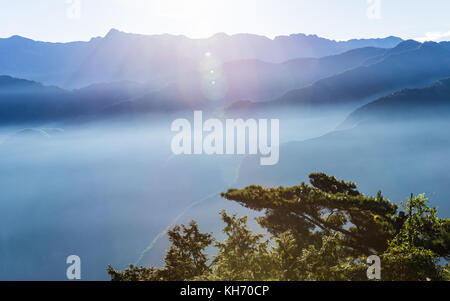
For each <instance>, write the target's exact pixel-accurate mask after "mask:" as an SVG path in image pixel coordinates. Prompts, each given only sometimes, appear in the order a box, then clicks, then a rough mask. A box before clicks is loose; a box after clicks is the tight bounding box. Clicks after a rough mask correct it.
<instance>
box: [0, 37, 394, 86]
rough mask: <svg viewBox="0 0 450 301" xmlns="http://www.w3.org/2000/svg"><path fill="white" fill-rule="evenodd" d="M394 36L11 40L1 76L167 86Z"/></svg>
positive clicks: (381, 44) (0, 53) (3, 46)
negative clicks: (178, 79) (231, 64)
mask: <svg viewBox="0 0 450 301" xmlns="http://www.w3.org/2000/svg"><path fill="white" fill-rule="evenodd" d="M401 41H402V40H401V39H400V38H397V37H387V38H384V39H361V40H349V41H333V40H328V39H325V38H320V37H318V36H316V35H304V34H295V35H290V36H279V37H276V38H274V39H269V38H267V37H264V36H257V35H252V34H237V35H231V36H230V35H226V34H223V33H219V34H216V35H214V36H212V37H210V38H207V39H189V38H187V37H185V36H175V35H168V34H166V35H138V34H129V33H123V32H120V31H118V30H115V29H112V30H111V31H110V32H109V33H108V34H107V35H106V36H105V37H103V38H93V39H92V40H91V41H89V42H72V43H46V42H38V41H33V40H30V39H26V38H23V37H20V36H13V37H10V38H6V39H0V74H5V75H11V76H14V77H19V78H27V79H31V80H35V81H39V82H43V83H45V84H51V85H57V86H61V87H64V88H79V87H83V86H88V85H91V84H94V83H102V82H113V81H123V80H130V81H140V82H145V81H153V82H161V83H167V82H168V81H170V79H171V78H173V77H175V76H177V75H179V74H180V72H186V71H192V70H198V69H199V67H201V66H204V65H205V64H208V62H207V59H206V58H205V54H206V53H208V54H211V60H210V61H214V62H215V64H216V65H217V64H223V63H225V62H228V61H234V60H248V59H255V60H261V61H266V62H269V63H270V62H272V63H281V62H284V61H287V60H291V59H296V58H305V57H313V58H319V57H324V56H330V55H336V54H340V53H343V52H346V51H349V50H352V49H357V48H363V47H377V48H392V47H395V46H396V45H398V44H399V43H400V42H401Z"/></svg>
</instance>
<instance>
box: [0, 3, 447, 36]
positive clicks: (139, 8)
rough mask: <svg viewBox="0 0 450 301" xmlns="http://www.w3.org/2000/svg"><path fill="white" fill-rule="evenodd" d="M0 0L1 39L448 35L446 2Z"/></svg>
mask: <svg viewBox="0 0 450 301" xmlns="http://www.w3.org/2000/svg"><path fill="white" fill-rule="evenodd" d="M0 5H1V6H0V37H9V36H11V35H21V36H25V37H29V38H32V39H36V40H43V41H73V40H89V39H90V38H91V37H94V36H103V35H105V34H106V33H107V32H108V30H109V29H110V28H117V29H119V30H122V31H125V32H133V33H143V34H160V33H171V34H183V35H186V36H188V37H193V38H203V37H208V36H210V35H212V34H214V33H217V32H225V33H228V34H234V33H243V32H245V33H254V34H260V35H266V36H268V37H274V36H276V35H285V34H291V33H307V34H318V35H320V36H323V37H327V38H333V39H337V40H346V39H349V38H361V37H384V36H388V35H396V36H400V37H402V38H416V39H418V38H425V37H428V39H432V40H450V18H449V17H448V15H449V12H450V1H449V0H432V1H425V0H38V1H36V0H0Z"/></svg>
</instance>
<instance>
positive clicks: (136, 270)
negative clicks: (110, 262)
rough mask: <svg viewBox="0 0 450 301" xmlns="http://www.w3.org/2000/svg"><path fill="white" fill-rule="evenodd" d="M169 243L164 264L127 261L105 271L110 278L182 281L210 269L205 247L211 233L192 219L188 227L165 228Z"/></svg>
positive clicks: (208, 244) (209, 243)
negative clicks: (121, 267) (117, 268)
mask: <svg viewBox="0 0 450 301" xmlns="http://www.w3.org/2000/svg"><path fill="white" fill-rule="evenodd" d="M168 236H169V241H170V242H171V243H172V245H171V246H170V249H169V250H168V251H167V254H166V258H165V260H164V261H165V267H164V268H162V269H159V268H154V267H151V268H145V267H136V266H133V265H130V267H129V269H126V270H125V271H115V270H114V269H113V268H112V267H111V266H109V267H108V273H109V274H110V276H111V278H112V280H113V281H144V280H147V281H184V280H190V279H193V278H194V277H198V276H200V275H203V274H205V273H209V272H210V271H211V269H210V267H209V265H208V258H207V255H206V254H205V249H206V248H207V247H208V246H210V245H211V244H212V243H213V241H214V240H213V238H212V235H211V234H203V233H201V232H200V231H199V228H198V225H197V223H196V222H194V221H192V222H191V223H190V224H189V227H186V226H184V225H182V226H181V227H180V226H175V227H174V228H173V229H172V230H170V231H168Z"/></svg>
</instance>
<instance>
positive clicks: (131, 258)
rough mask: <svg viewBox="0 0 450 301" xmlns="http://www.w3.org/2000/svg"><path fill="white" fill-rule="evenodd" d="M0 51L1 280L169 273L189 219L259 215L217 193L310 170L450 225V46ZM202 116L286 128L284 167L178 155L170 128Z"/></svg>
mask: <svg viewBox="0 0 450 301" xmlns="http://www.w3.org/2000/svg"><path fill="white" fill-rule="evenodd" d="M257 49H264V51H262V50H261V51H256V50H257ZM0 50H2V51H4V53H9V54H11V53H16V56H14V59H13V60H11V61H8V60H4V59H3V58H0V71H1V72H0V74H4V75H1V76H0V171H1V172H0V257H1V258H2V260H1V261H0V280H64V279H65V277H66V275H65V271H66V267H67V265H66V261H65V260H66V258H67V256H69V255H71V254H76V255H78V256H80V258H81V259H82V262H83V272H82V273H83V277H84V278H83V279H84V280H107V279H108V275H107V272H106V269H107V266H108V264H111V265H112V266H113V267H114V268H116V269H123V268H126V267H127V265H128V264H137V265H144V266H151V265H160V264H162V261H163V254H164V253H165V251H166V249H167V247H168V241H167V238H166V235H165V234H166V231H167V230H168V229H170V227H171V226H173V225H175V224H180V223H187V222H189V221H190V220H192V219H195V220H196V221H197V222H198V223H199V225H200V229H201V230H202V232H211V231H214V233H215V234H216V235H218V236H219V237H220V229H221V228H222V226H223V225H222V223H221V222H220V219H219V211H220V210H221V209H226V210H228V211H229V212H231V213H235V212H236V213H238V214H241V215H243V214H248V215H250V216H252V217H254V216H257V215H258V213H255V212H251V211H249V210H247V209H244V208H242V207H240V206H239V205H237V204H236V203H233V202H231V201H227V200H225V199H222V198H221V197H220V193H221V192H225V191H226V190H227V189H229V188H243V187H245V186H247V185H252V184H255V185H262V186H266V187H277V186H280V185H284V186H291V185H297V184H300V183H301V182H303V181H307V180H308V175H309V174H310V173H313V172H325V173H327V174H329V175H332V176H335V177H336V178H338V179H343V180H346V181H353V182H355V183H356V184H357V185H358V187H359V190H360V191H361V192H362V193H364V194H367V195H375V194H376V193H377V192H378V191H379V190H382V192H383V195H384V196H385V197H386V198H388V199H390V200H392V201H394V202H396V203H399V202H400V201H404V200H406V199H407V198H408V197H409V196H410V194H411V193H413V194H415V195H417V194H421V193H426V195H427V196H428V197H429V198H430V200H431V201H432V204H433V205H434V206H436V207H437V208H438V210H439V214H440V215H442V216H443V217H448V216H449V214H450V203H449V202H448V200H449V198H450V193H449V191H448V189H447V186H448V183H449V181H450V175H449V174H448V170H449V169H450V165H449V164H450V163H449V161H448V154H449V153H450V135H449V133H448V128H449V125H450V121H449V120H450V118H449V117H450V105H449V104H450V80H448V79H446V78H450V48H449V44H448V43H445V42H442V43H432V42H427V43H419V42H416V41H411V40H410V41H402V40H401V39H399V38H395V37H388V38H385V39H367V40H350V41H347V42H336V41H331V40H325V39H322V38H319V37H317V36H306V35H291V36H284V37H278V38H275V39H273V40H271V39H267V38H263V37H258V36H252V35H235V36H227V35H216V36H214V37H212V38H210V39H205V40H189V39H187V38H185V37H179V36H170V35H163V36H143V35H132V34H125V33H122V32H119V31H117V30H112V31H111V32H110V33H109V34H108V35H107V36H106V37H104V38H96V39H93V40H91V41H90V42H77V43H66V44H52V43H43V42H36V41H32V40H28V39H25V38H22V37H18V36H14V37H11V38H9V39H0ZM239 50H240V51H239ZM67 56H69V57H70V58H71V60H69V61H67V60H65V58H66V57H67ZM19 58H20V59H19ZM46 60H47V61H46ZM30 62H33V63H32V64H31V63H30ZM49 62H51V64H50V63H49ZM53 85H56V86H53ZM195 110H201V111H203V113H204V119H207V118H216V119H218V120H221V121H225V120H226V119H230V118H231V119H236V118H242V119H244V120H247V119H256V120H257V119H260V118H267V119H279V121H280V131H279V134H280V136H279V139H280V154H279V162H278V164H276V165H273V166H261V164H260V156H259V155H205V154H203V155H179V156H176V155H174V154H173V152H172V150H171V141H172V138H173V137H174V135H175V134H176V133H174V132H172V131H171V124H172V122H173V121H174V120H176V119H178V118H185V119H187V120H192V119H193V114H194V111H195ZM251 226H252V227H253V228H254V229H255V230H256V231H261V229H259V228H258V226H257V225H256V224H255V223H254V222H253V221H252V222H251Z"/></svg>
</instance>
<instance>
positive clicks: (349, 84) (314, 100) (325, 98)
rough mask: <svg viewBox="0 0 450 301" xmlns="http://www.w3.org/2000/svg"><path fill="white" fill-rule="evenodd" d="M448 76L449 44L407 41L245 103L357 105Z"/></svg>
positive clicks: (305, 108) (236, 106)
mask: <svg viewBox="0 0 450 301" xmlns="http://www.w3.org/2000/svg"><path fill="white" fill-rule="evenodd" d="M447 77H450V49H449V48H448V47H447V46H446V45H444V44H439V43H435V42H426V43H423V44H420V43H419V44H417V43H416V42H411V41H406V42H403V43H401V44H399V45H398V46H397V47H396V48H393V49H391V50H388V51H386V53H385V54H384V55H383V56H382V57H378V58H376V59H374V60H373V63H370V60H369V62H366V63H365V64H364V66H360V67H357V68H354V69H351V70H348V71H346V72H343V73H341V74H338V75H335V76H330V77H328V78H325V79H321V80H319V81H317V82H316V83H314V84H313V85H311V86H309V87H305V88H302V89H296V90H292V91H290V92H288V93H286V94H285V95H284V96H282V97H279V98H277V99H275V100H273V101H270V102H266V103H260V104H255V103H249V102H243V103H242V106H243V107H247V108H250V109H252V110H258V109H259V110H268V108H280V107H298V108H300V109H302V110H303V111H304V112H308V110H310V109H314V108H321V107H339V106H349V107H351V108H353V109H355V108H356V107H358V106H360V105H364V104H366V103H368V102H370V101H371V100H373V99H374V98H378V97H381V96H383V95H386V94H388V93H392V92H395V91H397V90H399V89H402V88H417V87H423V86H426V85H429V84H431V83H433V82H435V81H437V80H440V79H442V78H447ZM231 108H232V109H234V110H236V109H240V108H241V105H240V104H239V103H236V104H234V105H233V106H232V107H231Z"/></svg>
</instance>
